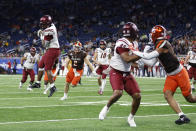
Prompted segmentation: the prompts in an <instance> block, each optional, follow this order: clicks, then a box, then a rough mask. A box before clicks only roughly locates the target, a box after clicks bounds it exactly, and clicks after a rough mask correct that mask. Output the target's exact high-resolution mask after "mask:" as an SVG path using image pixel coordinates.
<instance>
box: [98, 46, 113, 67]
mask: <svg viewBox="0 0 196 131" xmlns="http://www.w3.org/2000/svg"><path fill="white" fill-rule="evenodd" d="M96 52H97V61H98V62H99V63H101V65H109V54H110V53H111V49H110V48H106V49H105V50H102V49H101V48H97V49H96Z"/></svg>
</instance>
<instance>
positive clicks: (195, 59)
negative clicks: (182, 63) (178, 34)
mask: <svg viewBox="0 0 196 131" xmlns="http://www.w3.org/2000/svg"><path fill="white" fill-rule="evenodd" d="M188 55H189V56H190V59H189V61H188V62H190V63H196V52H194V51H189V52H188Z"/></svg>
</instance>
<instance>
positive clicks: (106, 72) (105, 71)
mask: <svg viewBox="0 0 196 131" xmlns="http://www.w3.org/2000/svg"><path fill="white" fill-rule="evenodd" d="M111 69H112V68H111V67H110V66H109V67H108V68H107V69H105V70H103V73H104V74H106V75H108V74H109V73H110V70H111Z"/></svg>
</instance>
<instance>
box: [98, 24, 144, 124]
mask: <svg viewBox="0 0 196 131" xmlns="http://www.w3.org/2000/svg"><path fill="white" fill-rule="evenodd" d="M122 31H123V32H122V34H123V38H120V39H118V40H117V42H116V46H115V49H114V56H113V57H112V58H111V61H110V67H111V68H112V69H111V70H110V73H109V75H110V83H111V86H112V89H113V94H112V96H111V97H110V99H109V101H108V103H107V104H106V105H105V106H104V107H103V108H102V110H101V112H100V113H99V119H100V120H103V119H105V117H106V114H107V113H108V111H109V109H110V107H111V106H112V105H113V104H114V103H115V102H116V101H118V99H119V98H120V97H121V96H122V94H123V90H125V91H126V92H127V93H128V94H129V95H130V96H131V97H132V98H133V101H132V105H131V107H132V109H131V112H130V114H129V116H128V123H129V125H130V127H136V123H135V121H134V115H135V114H136V112H137V110H138V108H139V105H140V100H141V95H140V89H139V86H138V84H137V82H136V80H135V78H134V77H133V76H132V75H131V73H130V65H131V63H132V62H133V63H135V61H137V60H138V59H140V57H138V56H136V55H133V54H132V52H131V51H130V49H129V47H130V46H133V47H134V48H135V49H138V47H137V46H136V45H135V44H134V42H133V41H134V40H136V38H137V37H138V28H137V26H136V25H135V24H134V23H132V22H128V23H126V24H125V25H124V26H123V29H122Z"/></svg>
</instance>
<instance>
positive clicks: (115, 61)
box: [110, 38, 138, 72]
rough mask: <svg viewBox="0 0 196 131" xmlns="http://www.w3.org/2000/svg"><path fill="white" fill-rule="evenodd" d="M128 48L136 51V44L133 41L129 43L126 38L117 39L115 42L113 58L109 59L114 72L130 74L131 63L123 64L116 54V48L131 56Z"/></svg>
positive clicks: (117, 53)
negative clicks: (127, 52)
mask: <svg viewBox="0 0 196 131" xmlns="http://www.w3.org/2000/svg"><path fill="white" fill-rule="evenodd" d="M130 46H133V48H134V49H135V50H138V43H137V42H136V41H135V42H133V43H131V42H129V40H127V39H126V38H121V39H118V40H117V42H116V46H115V48H114V56H113V57H112V58H111V61H110V66H111V67H112V68H114V69H116V70H119V71H123V72H130V66H131V62H130V63H127V62H125V61H124V60H123V59H122V58H121V56H120V53H119V52H118V48H121V49H122V50H126V51H129V54H132V51H131V50H130V49H129V47H130Z"/></svg>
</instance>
